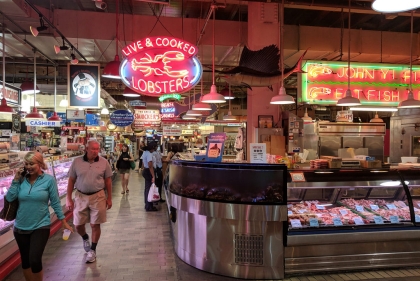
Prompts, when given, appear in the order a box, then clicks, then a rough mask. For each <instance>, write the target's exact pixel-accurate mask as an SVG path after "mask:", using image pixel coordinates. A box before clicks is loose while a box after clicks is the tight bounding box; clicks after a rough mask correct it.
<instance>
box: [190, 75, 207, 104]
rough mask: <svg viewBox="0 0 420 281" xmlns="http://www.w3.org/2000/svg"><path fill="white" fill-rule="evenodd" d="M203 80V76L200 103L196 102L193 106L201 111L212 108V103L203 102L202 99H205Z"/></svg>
mask: <svg viewBox="0 0 420 281" xmlns="http://www.w3.org/2000/svg"><path fill="white" fill-rule="evenodd" d="M203 81H204V78H203V77H201V87H200V91H201V93H200V100H199V102H198V103H195V104H194V105H193V106H192V109H193V110H200V111H209V110H211V105H210V104H208V103H204V102H202V100H203V89H204V87H203Z"/></svg>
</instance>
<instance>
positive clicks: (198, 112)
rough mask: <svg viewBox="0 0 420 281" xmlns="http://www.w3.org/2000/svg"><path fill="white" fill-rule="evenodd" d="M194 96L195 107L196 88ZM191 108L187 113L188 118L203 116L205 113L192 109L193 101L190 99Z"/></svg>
mask: <svg viewBox="0 0 420 281" xmlns="http://www.w3.org/2000/svg"><path fill="white" fill-rule="evenodd" d="M193 96H194V98H193V106H194V104H195V87H194V92H193ZM189 106H190V109H189V110H188V111H187V113H185V115H188V116H202V115H203V113H202V112H201V111H199V110H194V109H191V99H190V104H189Z"/></svg>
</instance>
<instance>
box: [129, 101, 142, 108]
mask: <svg viewBox="0 0 420 281" xmlns="http://www.w3.org/2000/svg"><path fill="white" fill-rule="evenodd" d="M128 104H129V105H130V106H132V107H146V102H145V101H141V100H131V101H129V102H128Z"/></svg>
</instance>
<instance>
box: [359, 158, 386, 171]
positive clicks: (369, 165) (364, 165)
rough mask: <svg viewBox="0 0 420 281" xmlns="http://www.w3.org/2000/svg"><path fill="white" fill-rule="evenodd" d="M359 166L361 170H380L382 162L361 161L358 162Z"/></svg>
mask: <svg viewBox="0 0 420 281" xmlns="http://www.w3.org/2000/svg"><path fill="white" fill-rule="evenodd" d="M360 165H361V166H362V168H369V169H371V168H382V161H380V160H374V161H366V160H361V161H360Z"/></svg>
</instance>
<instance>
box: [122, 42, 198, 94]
mask: <svg viewBox="0 0 420 281" xmlns="http://www.w3.org/2000/svg"><path fill="white" fill-rule="evenodd" d="M121 51H122V53H123V54H124V55H125V56H126V58H125V59H124V60H123V61H122V62H121V64H120V75H121V80H122V81H123V83H124V84H125V85H127V87H129V88H131V89H132V90H133V91H135V92H138V93H141V94H144V95H148V96H155V97H156V96H161V95H163V94H170V93H183V92H186V91H188V90H190V89H191V88H193V87H194V86H195V85H196V84H197V83H198V81H200V78H201V75H202V72H203V68H202V66H201V63H200V61H199V60H198V58H197V53H198V48H197V47H196V46H194V45H193V44H191V43H189V42H187V41H184V40H182V39H179V38H173V37H166V36H159V37H147V38H144V39H142V40H138V41H135V42H133V43H131V44H130V45H127V46H125V47H124V48H123V49H122V50H121Z"/></svg>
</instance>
